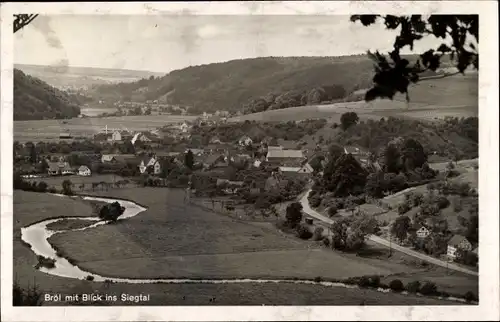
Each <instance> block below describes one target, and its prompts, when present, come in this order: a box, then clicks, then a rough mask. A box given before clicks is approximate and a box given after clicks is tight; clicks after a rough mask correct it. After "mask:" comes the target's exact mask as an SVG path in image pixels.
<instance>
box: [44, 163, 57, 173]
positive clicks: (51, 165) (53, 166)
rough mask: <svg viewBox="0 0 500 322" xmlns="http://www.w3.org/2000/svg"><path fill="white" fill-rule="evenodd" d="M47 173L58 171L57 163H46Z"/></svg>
mask: <svg viewBox="0 0 500 322" xmlns="http://www.w3.org/2000/svg"><path fill="white" fill-rule="evenodd" d="M47 164H48V166H49V171H59V164H58V163H57V162H47Z"/></svg>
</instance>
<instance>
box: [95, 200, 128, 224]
mask: <svg viewBox="0 0 500 322" xmlns="http://www.w3.org/2000/svg"><path fill="white" fill-rule="evenodd" d="M124 211H125V207H122V206H121V205H120V204H119V203H118V202H116V201H115V202H113V203H110V204H106V205H104V206H102V208H101V210H100V211H99V218H101V219H102V220H106V221H117V220H118V217H120V216H121V215H122V214H123V212H124Z"/></svg>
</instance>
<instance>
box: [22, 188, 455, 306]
mask: <svg viewBox="0 0 500 322" xmlns="http://www.w3.org/2000/svg"><path fill="white" fill-rule="evenodd" d="M153 190H156V191H161V190H160V189H123V190H113V192H112V193H113V194H114V195H119V196H121V197H124V198H125V197H130V196H134V197H136V199H138V202H142V203H144V204H147V206H148V207H149V209H148V210H147V211H146V212H144V213H142V214H140V215H139V216H137V217H134V218H131V219H130V220H127V221H125V222H123V223H119V224H116V225H110V226H101V228H104V229H102V230H100V229H99V228H96V229H95V230H94V229H92V230H88V231H87V232H88V233H92V231H96V232H98V233H97V234H93V235H92V238H87V237H85V236H84V235H74V234H73V233H70V234H61V235H60V237H61V238H62V239H66V240H62V239H61V240H59V242H60V244H59V245H58V246H59V247H60V248H63V251H64V252H66V253H67V252H68V251H72V250H71V249H72V247H73V245H70V244H69V243H76V245H78V247H80V246H81V247H83V248H79V249H78V250H77V249H76V247H75V249H74V250H75V251H78V254H74V255H73V256H74V257H80V255H81V256H84V257H85V256H87V257H89V258H90V257H91V256H94V260H95V259H96V258H100V259H101V262H100V265H98V266H97V267H96V268H99V269H100V270H103V269H104V270H106V269H108V270H111V271H113V270H114V272H111V273H114V274H113V275H115V274H116V275H118V274H123V275H127V276H130V275H134V274H138V273H140V274H141V275H144V276H147V275H149V276H153V275H163V276H169V275H176V276H178V275H177V274H185V275H191V276H200V275H202V274H203V270H202V268H206V272H205V273H204V274H203V275H204V276H205V275H217V276H220V274H223V275H226V274H227V275H229V274H231V273H232V274H237V273H238V272H239V273H240V274H241V273H248V274H252V273H253V275H269V276H276V275H282V276H284V275H287V274H290V273H291V274H292V275H294V276H304V277H307V272H306V271H307V270H311V272H310V274H311V276H310V277H312V278H314V277H315V276H319V275H320V274H321V273H323V271H320V270H321V267H323V269H324V271H325V272H326V271H328V272H333V273H330V274H328V273H326V274H323V277H325V278H326V277H328V275H330V276H352V275H356V274H362V273H364V274H368V273H370V272H371V273H372V274H381V273H386V274H398V273H399V274H402V273H404V272H406V273H410V272H414V273H418V272H420V271H421V270H419V269H411V268H410V269H409V268H408V267H407V266H406V265H403V264H400V265H396V264H394V263H390V262H386V261H382V260H378V261H377V260H373V259H366V258H361V257H360V258H352V257H353V256H343V255H339V254H336V253H333V252H329V254H331V256H330V257H329V256H328V255H327V253H324V254H322V250H318V249H312V250H309V249H304V248H303V247H302V245H304V243H303V242H302V241H300V240H292V239H287V238H284V237H283V236H281V235H278V234H277V233H276V232H272V231H270V230H266V229H264V228H260V233H261V234H262V236H259V237H254V236H253V235H252V234H255V232H256V231H259V229H258V226H254V227H252V225H250V224H243V223H239V222H235V221H233V220H230V219H228V218H224V217H221V216H220V215H216V214H212V213H205V212H201V211H196V210H191V209H190V211H188V212H185V211H178V210H179V201H177V200H178V198H177V197H178V196H176V194H175V193H174V192H171V193H168V194H165V193H154V192H153ZM127 191H128V192H127ZM102 194H103V195H105V194H108V195H109V192H108V193H105V192H103V193H102ZM155 195H156V197H152V196H155ZM162 197H163V198H162ZM165 197H166V198H165ZM165 199H167V200H165ZM167 202H168V205H169V207H164V206H165V205H167ZM161 207H163V208H161ZM166 208H167V209H166ZM14 209H15V224H14V236H15V238H14V273H15V276H16V278H17V280H18V281H19V282H20V283H21V284H22V285H24V286H26V285H28V284H33V282H34V280H35V279H36V283H37V284H38V285H39V287H40V289H41V290H42V291H44V292H50V293H52V294H53V293H61V294H63V295H67V294H74V293H83V292H92V291H95V290H99V291H101V292H106V293H107V294H120V293H129V294H132V295H138V294H140V293H142V294H150V295H151V301H150V302H147V303H140V304H143V305H210V304H213V303H211V302H209V299H210V298H212V297H214V296H215V297H216V298H217V303H216V304H219V305H221V304H222V305H243V304H254V305H256V304H257V305H259V304H268V305H271V304H274V305H285V304H287V305H308V304H309V305H311V304H316V305H349V304H350V305H359V304H361V303H362V301H364V304H366V305H384V304H385V305H387V304H390V305H409V304H411V305H439V304H441V305H443V304H452V302H445V301H439V300H435V299H428V298H421V297H412V296H401V295H396V294H383V293H379V292H375V291H371V290H354V289H344V288H326V287H322V286H311V285H291V284H282V285H275V284H257V283H255V284H242V285H238V284H233V285H232V284H225V285H207V284H181V285H175V284H172V285H170V284H145V285H141V286H140V287H138V285H129V284H111V285H109V286H108V287H107V288H105V289H104V286H103V284H99V283H94V282H91V281H79V280H72V279H64V278H59V277H55V276H50V275H47V274H44V273H41V272H39V271H36V270H35V269H34V268H33V265H35V264H36V256H35V255H34V254H33V253H32V252H31V250H29V249H28V248H27V247H26V246H24V245H22V243H21V241H20V234H19V230H20V228H21V227H23V226H26V225H28V224H30V223H33V222H36V221H39V220H43V219H46V218H49V217H54V216H58V215H64V214H66V213H68V209H71V213H70V214H68V215H71V216H88V215H89V214H90V213H91V211H92V208H91V207H90V205H88V204H86V203H85V202H83V201H80V200H73V199H66V198H61V197H57V196H52V195H48V194H39V193H31V192H16V194H15V195H14ZM162 210H163V211H162ZM165 219H169V220H165ZM170 220H172V222H169V221H170ZM188 222H190V223H191V226H192V227H189V225H188ZM174 223H175V227H177V226H178V227H179V229H174V228H175V227H169V226H173V224H174ZM217 224H221V225H222V226H223V227H225V229H224V231H222V230H217V228H216V227H214V225H217ZM146 227H147V230H146V229H145V228H146ZM248 227H251V228H248ZM110 228H111V230H109V229H110ZM213 229H215V230H216V234H215V235H213V234H211V233H209V232H208V231H209V230H213ZM226 229H232V230H231V231H229V232H228V231H226ZM160 230H161V232H160ZM147 231H149V233H147V234H146V232H147ZM234 232H237V233H238V234H235V233H234ZM106 234H110V235H108V236H106ZM193 234H194V235H193ZM200 234H201V235H202V237H203V238H206V239H204V240H201V238H199V237H200V236H199V235H200ZM217 234H219V235H218V236H217ZM249 234H250V235H249ZM183 235H186V236H189V238H185V237H182V236H183ZM228 235H233V236H228ZM234 235H239V236H234ZM56 236H57V235H56ZM244 236H246V237H248V238H250V236H252V237H254V238H256V239H261V240H265V241H266V243H269V244H268V245H267V247H266V245H264V244H263V242H262V241H251V240H248V241H247V243H245V244H239V246H238V240H242V238H243V237H244ZM175 237H178V238H180V239H178V240H177V239H176V238H175ZM210 238H212V239H213V240H211V239H210ZM115 239H116V242H115V241H113V240H115ZM250 239H251V238H250ZM228 242H235V244H236V246H237V251H238V253H234V251H233V252H232V253H231V251H228V249H231V248H232V247H231V245H227V244H226V243H228ZM171 244H174V245H171ZM103 245H106V247H103ZM248 245H250V246H252V247H263V248H264V249H266V250H267V251H259V252H251V251H250V252H249V253H244V252H242V251H241V249H242V247H243V248H246V247H249V246H248ZM269 245H271V247H269ZM189 246H191V247H192V249H191V251H190V252H191V253H192V254H193V255H189V256H186V255H180V254H181V253H180V252H181V251H183V249H187V247H189ZM116 248H118V251H116ZM113 249H115V250H113ZM270 249H277V250H276V251H271V250H270ZM210 250H212V251H214V250H215V251H218V252H219V254H212V255H210ZM223 251H224V252H225V254H222V252H223ZM287 252H288V254H287ZM99 253H101V254H105V255H106V256H111V257H110V258H108V260H104V259H105V258H103V257H102V256H101V255H100V254H99ZM200 253H201V254H200ZM154 254H160V255H161V256H160V257H156V258H152V257H151V255H154ZM132 255H136V256H137V255H138V256H139V258H130V257H131V256H132ZM287 255H288V256H287ZM320 255H321V256H320ZM245 256H248V257H246V258H245ZM141 257H142V258H141ZM274 257H276V258H274ZM296 258H299V259H301V260H297V259H296ZM377 262H378V264H374V263H377ZM82 264H88V265H92V262H83V263H82ZM79 265H80V263H79ZM241 265H244V266H243V267H242V266H241ZM83 266H84V265H83ZM273 266H274V267H273ZM124 267H127V268H128V270H125V269H123V268H124ZM252 267H255V268H252ZM286 267H288V268H286ZM396 267H397V268H398V269H395V268H396ZM274 269H276V270H277V271H276V270H274ZM287 270H288V271H287ZM361 270H364V271H363V272H362V271H361ZM350 271H353V272H350ZM152 272H154V273H152ZM174 273H175V274H174ZM313 275H314V276H313ZM291 294H293V296H291ZM184 296H185V298H183V297H184ZM52 304H54V303H52ZM116 304H118V305H132V304H134V303H123V302H117V303H116ZM47 305H51V303H47Z"/></svg>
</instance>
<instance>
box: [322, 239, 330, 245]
mask: <svg viewBox="0 0 500 322" xmlns="http://www.w3.org/2000/svg"><path fill="white" fill-rule="evenodd" d="M321 241H322V242H323V245H324V246H326V247H328V246H330V239H328V237H325V238H323V239H322V240H321Z"/></svg>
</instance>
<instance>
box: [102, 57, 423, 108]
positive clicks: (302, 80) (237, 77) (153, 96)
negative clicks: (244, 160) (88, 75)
mask: <svg viewBox="0 0 500 322" xmlns="http://www.w3.org/2000/svg"><path fill="white" fill-rule="evenodd" d="M406 57H407V58H409V60H410V61H414V60H416V57H417V56H406ZM373 73H374V68H373V61H371V60H370V59H369V58H368V57H367V56H366V55H356V56H341V57H260V58H250V59H238V60H231V61H228V62H223V63H213V64H206V65H199V66H190V67H187V68H184V69H179V70H175V71H172V72H170V73H169V74H167V75H165V76H163V77H158V78H154V79H142V80H139V81H135V82H127V83H125V82H123V83H120V84H110V85H102V86H98V87H97V88H96V89H95V90H94V92H93V95H95V96H96V97H99V98H100V99H103V100H112V101H116V100H122V101H137V102H144V101H147V100H159V101H163V102H164V103H169V104H175V105H181V106H188V107H190V109H191V111H193V112H204V111H207V112H212V111H216V110H229V111H233V112H236V111H242V112H246V113H252V112H259V111H263V110H266V109H281V108H285V107H290V106H297V105H301V104H302V105H304V103H306V104H314V103H320V102H321V101H334V100H338V99H343V98H345V97H346V96H347V95H349V94H350V93H352V92H354V91H356V90H358V89H362V88H367V87H370V86H371V84H372V78H373ZM311 91H312V92H311ZM167 93H168V95H166V94H167Z"/></svg>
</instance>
